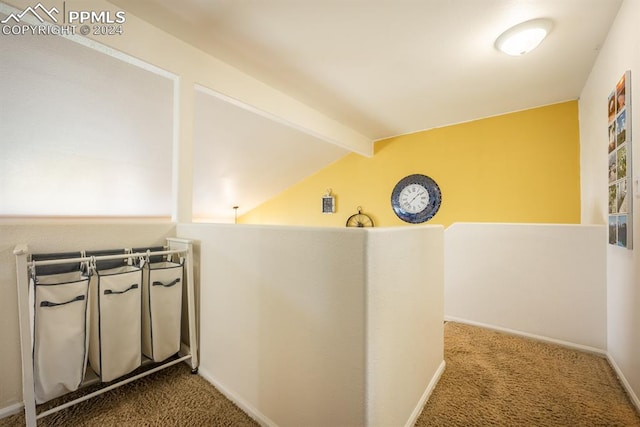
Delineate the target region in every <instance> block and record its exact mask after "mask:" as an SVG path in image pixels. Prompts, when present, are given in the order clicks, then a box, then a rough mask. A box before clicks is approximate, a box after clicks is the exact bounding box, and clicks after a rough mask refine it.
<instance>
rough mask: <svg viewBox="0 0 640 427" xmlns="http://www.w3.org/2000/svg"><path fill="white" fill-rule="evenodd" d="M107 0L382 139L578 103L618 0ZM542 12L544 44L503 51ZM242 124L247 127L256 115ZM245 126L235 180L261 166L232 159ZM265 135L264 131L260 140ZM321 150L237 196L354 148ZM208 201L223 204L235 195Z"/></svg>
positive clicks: (229, 142) (254, 200) (228, 139)
mask: <svg viewBox="0 0 640 427" xmlns="http://www.w3.org/2000/svg"><path fill="white" fill-rule="evenodd" d="M111 3H113V4H115V5H116V6H118V7H120V8H122V9H124V10H126V11H128V12H131V13H133V14H135V15H137V16H138V17H140V18H142V19H144V20H146V21H147V22H149V23H151V24H152V25H154V26H156V27H159V28H161V29H163V30H164V31H166V32H168V33H171V34H173V35H175V36H176V37H178V38H181V39H183V40H184V41H186V42H188V43H190V44H192V45H194V46H196V47H198V48H200V49H201V50H203V51H206V52H208V53H210V54H211V55H213V56H215V57H217V58H219V59H221V60H223V61H225V62H227V63H229V64H231V65H233V66H235V67H236V68H238V69H239V70H241V71H244V72H246V73H247V74H250V75H252V76H253V77H255V78H257V79H258V80H261V81H263V82H265V83H267V84H269V85H270V86H272V87H274V88H276V89H278V90H280V91H282V92H284V93H286V94H288V95H289V96H291V97H293V98H296V99H298V100H299V101H301V102H303V103H305V104H307V105H308V106H310V107H312V108H314V109H316V110H318V111H320V112H322V113H324V114H325V115H326V116H328V117H330V118H333V119H335V120H336V121H338V122H340V123H342V124H344V125H346V126H348V127H350V128H351V129H353V130H355V131H356V132H358V133H360V134H362V135H364V136H366V137H368V138H370V139H371V140H379V139H384V138H387V137H391V136H396V135H401V134H406V133H412V132H417V131H421V130H425V129H430V128H434V127H440V126H446V125H450V124H455V123H460V122H465V121H469V120H475V119H479V118H483V117H488V116H493V115H498V114H503V113H508V112H513V111H518V110H523V109H528V108H532V107H537V106H541V105H547V104H552V103H556V102H561V101H566V100H571V99H577V98H578V96H579V94H580V91H581V89H582V87H583V85H584V83H585V81H586V79H587V78H588V76H589V72H590V70H591V67H592V64H593V63H594V60H595V58H596V56H597V55H598V49H599V48H600V46H601V45H602V44H603V42H604V40H605V38H606V36H607V32H608V30H609V28H610V26H611V24H612V22H613V20H614V18H615V16H616V13H617V11H618V9H619V7H620V4H621V3H622V0H247V1H238V0H206V1H205V0H182V1H179V2H177V1H173V0H136V1H135V2H133V1H130V0H111ZM542 17H544V18H550V19H551V20H552V21H553V23H554V25H553V29H552V31H551V33H550V35H549V36H548V38H547V39H546V40H545V41H544V42H543V43H542V44H541V45H540V47H539V48H538V49H537V50H535V51H533V52H532V53H530V54H528V55H524V56H520V57H513V56H508V55H505V54H503V53H500V52H499V51H497V50H496V49H495V47H494V41H495V39H496V38H497V37H498V36H499V35H500V34H501V33H502V32H503V31H505V30H506V29H508V28H509V27H511V26H513V25H515V24H517V23H520V22H522V21H526V20H529V19H533V18H542ZM216 108H224V105H222V106H221V105H218V106H217V107H216ZM229 108H230V109H236V108H238V107H237V106H234V105H229ZM242 120H243V121H247V123H248V122H250V121H251V120H252V118H251V115H246V117H243V118H242ZM256 120H260V121H262V120H264V118H262V117H260V118H259V119H258V118H256ZM249 127H250V126H244V128H245V129H244V130H243V131H242V132H240V131H239V132H238V134H237V135H234V132H233V131H232V130H229V129H225V130H224V131H221V139H219V142H218V143H219V144H223V145H224V148H223V147H222V145H221V147H220V149H222V150H224V151H225V152H231V153H228V158H229V161H230V162H232V163H234V162H235V163H237V164H238V167H239V168H240V170H237V171H236V173H237V175H238V176H239V177H240V176H245V177H248V176H251V175H252V174H255V170H256V169H255V167H256V166H257V167H260V165H255V164H254V165H252V168H253V169H251V170H249V168H248V167H247V169H246V170H242V166H241V163H242V162H241V161H240V159H242V158H243V157H245V156H246V154H243V153H240V152H238V153H236V154H233V151H234V150H238V151H240V150H242V151H243V152H244V153H246V152H247V150H248V151H250V150H251V147H250V146H247V142H246V141H247V135H246V128H249ZM259 128H260V129H263V126H262V124H261V125H260V126H259ZM234 138H241V139H242V140H243V141H244V142H243V143H242V144H240V143H237V142H238V141H234ZM249 139H250V138H249ZM268 139H269V137H268V135H264V134H263V135H262V137H261V138H258V139H256V140H255V141H254V142H253V143H254V144H264V141H265V140H268ZM294 139H295V138H294ZM301 139H304V138H301ZM292 144H295V142H292ZM234 145H235V146H237V148H233V147H234ZM307 146H308V147H309V149H308V151H307V150H306V149H305V148H304V147H307ZM325 146H326V148H325V149H324V150H323V149H322V147H318V145H317V144H308V143H304V142H302V143H300V144H299V145H298V146H296V150H295V153H296V154H295V156H297V158H298V159H299V160H297V161H296V162H297V163H296V167H295V168H293V169H292V173H291V174H290V176H282V174H280V175H279V176H278V180H279V181H278V183H277V184H276V183H275V181H274V183H273V185H270V184H269V183H268V182H265V183H264V184H265V188H264V190H263V191H262V192H261V193H260V195H255V196H252V197H251V198H250V200H249V199H247V200H245V201H243V200H236V202H235V203H238V204H241V205H242V206H244V207H245V208H246V209H249V208H251V207H254V206H256V205H257V204H259V203H261V202H263V201H265V200H266V199H268V198H269V197H272V196H273V195H274V194H276V193H277V192H279V191H281V190H282V189H283V188H282V187H283V185H284V184H283V183H287V185H292V184H294V183H295V182H297V181H299V180H300V179H302V178H304V176H308V175H310V174H312V173H314V172H315V171H317V170H318V169H319V168H321V167H322V166H323V165H324V164H329V163H331V162H333V161H335V160H336V158H339V157H340V156H342V155H344V154H346V153H347V151H346V150H344V149H339V150H336V147H335V146H331V144H329V143H326V144H325ZM263 148H264V147H262V148H261V149H263ZM215 149H216V148H215V147H213V148H212V150H215ZM290 149H291V146H287V145H286V144H279V145H274V146H273V150H275V152H274V153H273V156H274V157H277V158H281V159H287V158H289V157H290V153H291V151H290ZM318 156H320V158H322V159H323V160H322V161H321V162H318V161H317V159H318ZM234 159H235V160H234ZM314 159H315V160H314ZM264 167H267V166H266V165H264ZM286 169H287V168H284V170H286ZM284 175H286V173H284ZM284 186H285V187H286V185H284ZM214 199H215V197H214ZM237 199H239V197H237ZM211 203H213V204H216V203H218V204H222V203H224V204H225V206H226V205H228V204H229V200H224V201H222V200H212V201H211Z"/></svg>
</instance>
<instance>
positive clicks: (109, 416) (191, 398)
mask: <svg viewBox="0 0 640 427" xmlns="http://www.w3.org/2000/svg"><path fill="white" fill-rule="evenodd" d="M445 358H446V362H447V369H446V370H445V373H444V374H443V376H442V378H441V379H440V382H439V383H438V385H437V387H436V388H435V390H434V392H433V394H432V395H431V398H430V399H429V401H428V402H427V404H426V405H425V408H424V411H423V413H422V414H421V416H420V417H419V419H418V422H417V423H416V426H419V427H425V426H447V427H452V426H465V427H468V426H563V427H565V426H589V427H591V426H625V427H628V426H640V417H639V416H638V414H637V413H636V412H635V410H634V407H633V406H632V405H631V403H630V401H629V399H628V397H627V396H626V395H625V393H624V391H623V389H622V387H621V386H620V384H619V383H618V380H617V378H616V376H615V374H614V372H613V371H612V369H611V368H610V366H609V365H608V363H607V361H606V360H605V359H603V358H602V357H599V356H595V355H591V354H587V353H582V352H578V351H574V350H569V349H566V348H563V347H558V346H554V345H550V344H545V343H541V342H538V341H533V340H528V339H523V338H519V337H515V336H511V335H507V334H503V333H498V332H494V331H490V330H486V329H481V328H476V327H471V326H466V325H461V324H456V323H447V324H446V325H445ZM89 391H90V390H89ZM53 403H55V404H59V403H56V402H53ZM42 406H46V405H42ZM21 425H24V417H23V415H15V416H12V417H9V418H5V419H3V420H0V426H2V427H5V426H21ZM38 425H39V426H74V427H76V426H158V427H159V426H207V427H217V426H229V427H232V426H233V427H244V426H257V425H258V424H257V423H256V422H255V421H253V420H252V419H251V418H249V417H248V416H247V415H246V414H244V413H243V412H242V411H241V410H240V409H238V408H237V407H236V406H235V405H233V404H232V403H231V402H229V401H228V400H227V399H225V398H224V396H223V395H222V394H220V393H219V392H218V391H217V390H216V389H215V388H214V387H213V386H211V385H210V384H209V383H207V382H206V381H205V380H204V379H203V378H201V377H199V376H197V375H191V373H190V371H189V367H188V366H187V365H185V364H182V363H181V364H179V365H176V366H173V367H171V368H167V369H165V370H163V371H160V372H158V373H156V374H153V375H151V376H149V377H145V378H143V379H140V380H138V381H136V382H134V383H131V384H128V385H125V386H123V387H121V388H118V389H115V390H113V391H111V392H108V393H107V394H104V395H101V396H99V397H96V398H93V399H91V400H89V401H87V402H83V403H80V404H78V405H76V406H73V407H71V408H68V409H65V410H63V411H61V412H58V413H56V414H53V415H50V416H48V417H45V418H43V419H41V420H40V421H39V422H38ZM300 427H304V426H300ZM326 427H347V426H326ZM348 427H351V426H348ZM354 427H355V426H354ZM384 427H396V426H384Z"/></svg>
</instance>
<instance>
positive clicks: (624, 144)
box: [608, 71, 633, 249]
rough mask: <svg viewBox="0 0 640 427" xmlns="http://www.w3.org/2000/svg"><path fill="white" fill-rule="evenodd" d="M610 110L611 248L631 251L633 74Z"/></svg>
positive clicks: (622, 83) (620, 87)
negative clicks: (615, 247)
mask: <svg viewBox="0 0 640 427" xmlns="http://www.w3.org/2000/svg"><path fill="white" fill-rule="evenodd" d="M608 110H609V120H608V122H609V129H608V131H609V174H608V175H609V179H608V180H609V244H611V245H615V246H622V247H625V248H627V249H631V248H632V247H633V238H632V236H633V234H632V229H633V227H632V221H631V220H632V218H633V216H632V212H631V209H632V207H633V203H632V200H631V197H632V194H633V193H632V191H631V71H627V72H625V73H624V75H623V76H622V78H620V80H619V81H618V83H617V84H616V87H615V90H614V91H613V92H611V94H610V95H609V99H608Z"/></svg>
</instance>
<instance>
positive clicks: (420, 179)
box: [391, 174, 442, 224]
mask: <svg viewBox="0 0 640 427" xmlns="http://www.w3.org/2000/svg"><path fill="white" fill-rule="evenodd" d="M441 197H442V196H441V193H440V188H439V187H438V184H436V182H435V181H434V180H433V179H431V178H429V177H428V176H426V175H420V174H414V175H409V176H406V177H404V178H402V179H401V180H400V181H399V182H398V183H397V184H396V186H395V188H394V189H393V192H392V193H391V206H392V207H393V211H394V212H395V213H396V215H397V216H398V217H399V218H400V219H402V220H403V221H406V222H410V223H414V224H417V223H421V222H425V221H428V220H430V219H431V218H433V216H434V215H435V214H436V212H437V211H438V209H439V208H440V202H441Z"/></svg>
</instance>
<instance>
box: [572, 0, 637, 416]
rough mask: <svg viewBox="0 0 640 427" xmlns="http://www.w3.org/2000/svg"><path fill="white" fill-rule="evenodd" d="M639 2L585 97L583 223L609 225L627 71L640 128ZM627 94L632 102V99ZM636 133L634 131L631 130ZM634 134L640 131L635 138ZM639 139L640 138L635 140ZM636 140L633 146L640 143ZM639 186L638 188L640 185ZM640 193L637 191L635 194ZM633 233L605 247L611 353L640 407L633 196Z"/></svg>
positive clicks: (630, 4)
mask: <svg viewBox="0 0 640 427" xmlns="http://www.w3.org/2000/svg"><path fill="white" fill-rule="evenodd" d="M639 17H640V2H638V1H635V0H625V1H624V3H623V4H622V6H621V8H620V11H619V12H618V16H617V18H616V20H615V22H614V23H613V26H612V27H611V30H610V31H609V35H608V37H607V40H606V42H605V44H604V45H603V46H602V48H601V49H600V54H599V55H598V58H597V60H596V63H595V65H594V67H593V69H592V71H591V74H590V76H589V79H588V80H587V83H586V85H585V87H584V88H583V90H582V93H581V94H580V104H579V108H580V140H581V142H580V144H581V147H580V169H581V192H582V222H583V223H584V224H606V222H607V206H608V205H607V197H608V195H607V148H606V145H607V141H608V139H607V108H606V102H607V97H608V96H609V93H610V92H611V90H612V88H613V87H614V86H615V84H616V82H617V81H618V79H619V78H620V77H621V76H622V74H623V73H624V72H625V71H626V70H631V108H632V117H631V121H632V126H634V125H635V126H636V127H637V126H640V108H638V105H634V104H637V102H636V101H637V100H638V99H640V98H638V96H639V95H640V86H639V85H638V84H637V82H638V81H640V50H639V49H638V46H639V45H640V26H638V18H639ZM629 98H630V97H629V94H627V100H629ZM632 132H633V130H632ZM633 134H634V135H635V132H634V133H633ZM634 139H636V140H635V141H634ZM637 139H638V138H634V137H633V135H632V143H635V144H636V145H637V144H639V143H640V141H638V140H637ZM639 155H640V150H639V149H638V147H637V146H636V147H635V149H634V150H633V153H632V156H631V159H632V166H633V170H634V172H633V176H634V177H637V176H638V175H639V174H640V172H639V171H640V163H639V162H638V160H639V157H638V156H639ZM635 184H636V183H634V185H635ZM635 192H636V193H637V192H638V189H635ZM632 200H633V212H634V214H633V220H634V223H635V225H636V226H635V227H634V231H633V239H634V242H635V244H634V246H635V247H636V249H634V250H627V249H623V248H620V247H615V246H611V245H607V244H606V240H603V242H602V245H603V246H605V245H606V252H607V295H606V301H607V350H608V352H609V355H610V359H611V360H612V361H613V363H614V365H615V366H616V367H617V368H618V369H619V372H618V373H619V374H620V375H621V376H622V379H623V382H626V384H627V386H628V387H630V390H629V391H630V392H631V394H632V398H633V399H634V401H635V403H636V406H638V407H639V408H640V400H638V397H637V396H638V395H640V287H639V285H638V284H639V283H640V253H639V252H638V249H637V248H638V245H640V227H639V226H638V225H639V224H640V216H639V214H638V212H640V209H639V208H640V206H639V204H638V197H637V196H636V195H634V197H633V199H632Z"/></svg>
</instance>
